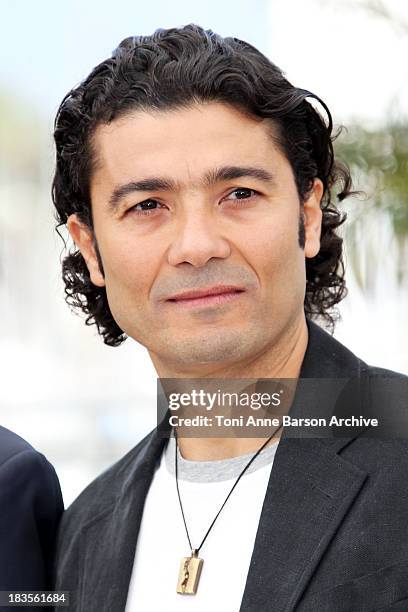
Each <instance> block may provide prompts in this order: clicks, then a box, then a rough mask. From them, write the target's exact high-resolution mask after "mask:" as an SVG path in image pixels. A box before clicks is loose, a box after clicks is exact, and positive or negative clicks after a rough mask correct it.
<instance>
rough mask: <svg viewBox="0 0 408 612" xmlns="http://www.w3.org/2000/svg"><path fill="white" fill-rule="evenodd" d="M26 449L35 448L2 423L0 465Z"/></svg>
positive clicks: (0, 428) (0, 430) (31, 449)
mask: <svg viewBox="0 0 408 612" xmlns="http://www.w3.org/2000/svg"><path fill="white" fill-rule="evenodd" d="M24 451H34V449H33V447H32V446H31V444H29V443H28V442H27V441H26V440H24V439H23V438H21V437H20V436H18V435H17V434H15V433H14V432H13V431H10V430H9V429H6V428H5V427H2V426H1V425H0V467H1V465H2V464H3V463H5V462H6V461H8V460H9V459H11V458H12V457H14V456H16V455H18V454H19V453H22V452H24Z"/></svg>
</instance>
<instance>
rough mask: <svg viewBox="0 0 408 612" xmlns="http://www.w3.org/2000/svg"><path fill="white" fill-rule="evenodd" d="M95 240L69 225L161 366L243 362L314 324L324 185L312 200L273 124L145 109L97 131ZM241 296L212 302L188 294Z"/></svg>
mask: <svg viewBox="0 0 408 612" xmlns="http://www.w3.org/2000/svg"><path fill="white" fill-rule="evenodd" d="M93 145H94V149H95V152H96V157H97V161H98V164H97V168H96V170H95V172H94V174H93V177H92V179H91V200H92V210H93V219H94V231H95V236H96V240H97V243H98V247H99V251H100V255H101V259H102V262H103V270H104V276H103V275H102V273H101V271H100V270H99V268H98V265H97V260H96V257H95V250H94V248H93V246H92V240H91V238H92V234H91V232H90V230H89V229H88V228H86V227H85V226H83V225H81V224H80V223H79V222H78V220H77V218H76V216H75V215H73V216H72V217H71V218H70V219H69V222H68V227H69V229H70V231H71V234H72V235H73V237H74V239H75V241H76V243H77V244H78V246H79V247H80V248H81V251H82V253H83V255H84V257H85V260H86V262H87V265H88V268H89V270H90V273H91V280H92V282H93V283H94V284H96V285H99V286H103V285H105V286H106V291H107V296H108V301H109V305H110V308H111V311H112V314H113V316H114V318H115V320H116V321H117V323H118V325H119V326H120V328H121V329H122V330H123V331H124V332H126V333H127V334H128V335H129V336H131V337H132V338H134V339H135V340H137V341H138V342H140V343H141V344H143V345H144V346H145V347H146V348H147V349H148V350H149V352H150V355H151V357H152V360H153V362H154V363H155V365H156V367H157V365H158V364H160V363H162V364H164V363H166V364H172V365H173V366H174V367H175V368H177V367H179V368H181V369H183V370H185V368H187V369H188V366H190V365H191V366H192V367H194V366H197V365H199V364H208V365H211V364H214V366H215V367H217V366H220V365H225V366H228V365H231V364H234V363H237V362H242V363H245V361H246V360H252V359H253V358H256V356H257V355H260V354H262V353H263V352H264V351H265V350H268V348H269V347H271V346H273V343H274V342H276V341H277V340H278V339H280V338H281V335H282V334H284V333H285V331H288V330H290V328H291V326H293V325H295V324H296V322H298V321H299V320H300V317H302V316H303V302H304V295H305V255H306V256H309V257H313V256H314V255H316V254H317V252H318V250H319V237H320V222H321V212H320V206H319V202H320V198H321V183H320V181H318V180H317V181H315V185H314V189H313V190H312V192H311V195H310V197H309V199H308V201H307V202H306V204H305V231H306V244H305V250H303V249H302V248H301V247H300V246H299V240H298V230H299V215H300V203H299V197H298V194H297V190H296V185H295V181H294V176H293V173H292V170H291V166H290V164H289V162H288V161H287V159H286V158H285V156H284V155H283V154H282V153H281V152H280V150H279V149H278V147H277V146H276V144H275V143H274V141H273V139H272V138H271V132H270V126H269V125H268V124H267V123H266V121H261V120H258V119H253V118H248V117H247V116H245V115H243V114H242V113H240V112H239V111H238V110H236V109H234V108H231V107H229V106H227V105H224V104H221V103H215V102H212V103H209V104H197V105H193V106H191V107H189V108H187V109H177V110H173V111H166V112H164V111H160V112H155V113H147V112H141V111H138V112H134V113H133V114H129V115H127V116H125V117H123V118H121V119H117V120H115V121H113V122H112V123H111V124H110V125H102V126H99V127H98V128H97V130H96V132H95V135H94V140H93ZM214 286H218V287H219V286H233V287H235V288H236V289H239V290H240V291H239V292H234V293H229V294H225V295H224V297H222V296H219V297H218V298H214V297H213V298H207V299H206V300H203V299H201V301H200V300H188V301H187V300H177V299H174V296H176V295H177V294H180V293H183V292H186V291H192V290H196V289H197V290H199V289H208V288H211V287H214Z"/></svg>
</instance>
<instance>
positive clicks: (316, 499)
mask: <svg viewBox="0 0 408 612" xmlns="http://www.w3.org/2000/svg"><path fill="white" fill-rule="evenodd" d="M308 98H314V99H315V101H317V102H319V103H320V105H321V106H322V107H323V109H324V111H325V113H326V115H327V118H326V121H325V120H324V119H323V117H322V116H321V115H320V114H319V113H318V111H317V110H316V109H315V108H314V107H313V106H312V104H311V103H310V101H309V100H308ZM55 141H56V147H57V167H56V173H55V178H54V184H53V198H54V203H55V206H56V209H57V214H58V221H59V222H60V223H61V224H65V223H66V224H67V227H68V229H69V232H70V234H71V236H72V238H73V239H74V241H75V243H76V245H77V247H78V250H76V251H75V252H73V253H72V254H70V255H68V257H66V259H65V261H64V264H63V277H64V281H65V284H66V292H67V299H68V302H69V303H70V304H71V305H74V306H75V307H77V308H79V309H82V311H83V312H84V313H86V314H87V322H88V323H95V324H96V325H97V327H98V331H99V333H100V334H101V335H102V337H103V339H104V341H105V343H107V344H109V345H111V346H116V345H119V344H120V343H121V342H122V341H123V340H124V339H125V338H126V337H127V336H130V337H131V338H133V339H134V340H136V341H137V342H140V343H141V344H143V345H144V346H145V347H146V348H147V350H148V352H149V355H150V357H151V359H152V361H153V364H154V366H155V368H156V370H157V373H158V376H159V377H160V378H162V379H164V378H165V379H174V380H177V379H208V380H210V379H217V380H221V379H225V380H226V379H228V380H232V379H259V378H262V379H286V378H288V379H303V378H320V377H321V378H329V379H330V378H332V379H335V380H337V379H342V378H346V379H347V378H353V379H356V380H358V381H370V380H371V378H373V377H374V376H376V375H378V371H376V370H374V369H373V368H370V367H369V366H367V365H366V364H364V363H363V362H362V361H361V360H360V359H358V358H357V357H355V356H354V355H353V354H352V353H351V352H350V351H348V349H346V348H345V347H343V346H342V345H341V344H339V343H338V342H337V341H335V340H334V339H333V338H331V336H330V335H329V334H327V332H325V331H323V330H322V329H320V328H319V327H318V326H317V325H316V324H315V323H313V322H312V321H311V319H312V318H313V317H320V318H321V319H322V320H323V321H324V320H326V322H327V323H328V324H329V325H330V324H331V325H333V323H334V318H333V314H332V308H333V307H334V306H335V304H337V303H338V302H339V301H340V300H341V299H342V297H343V296H344V293H345V285H344V278H343V268H342V240H341V238H340V237H338V236H337V234H336V229H337V228H338V226H339V225H340V224H341V223H342V222H343V218H342V216H341V215H340V213H339V211H338V210H337V208H336V206H335V204H334V202H333V195H332V192H333V189H334V188H336V187H337V186H338V185H340V187H339V188H338V198H339V199H340V200H342V199H344V198H345V197H347V195H349V194H350V190H351V181H350V177H349V174H348V171H347V170H346V168H344V167H343V166H341V165H340V164H339V163H338V162H337V161H335V160H334V157H333V149H332V120H331V117H330V113H329V111H328V109H327V107H326V106H325V105H324V103H323V102H322V101H320V100H319V98H317V97H316V96H315V95H313V94H312V93H310V92H308V91H306V90H302V89H298V88H295V87H293V86H292V85H291V84H290V83H289V82H288V81H287V80H286V79H285V77H284V76H283V74H282V72H281V71H280V70H279V69H278V68H277V67H276V66H274V65H273V64H272V63H271V62H269V60H267V59H266V58H265V57H264V56H263V55H262V54H260V53H259V52H258V51H257V50H256V49H254V48H253V47H252V46H251V45H249V44H247V43H245V42H243V41H240V40H238V39H234V38H226V39H223V38H221V37H219V36H217V35H216V34H214V33H213V32H211V31H204V30H203V29H201V28H200V27H198V26H195V25H189V26H186V27H184V28H180V29H170V30H158V31H157V32H155V34H153V35H152V36H142V37H131V38H128V39H126V40H124V41H123V42H122V43H121V44H120V45H119V47H118V48H117V49H116V50H115V51H114V52H113V55H112V57H111V58H109V59H107V60H105V61H104V62H102V63H101V64H100V65H99V66H97V67H96V68H95V69H94V70H93V71H92V73H91V74H90V75H89V76H88V77H87V79H86V80H85V81H84V82H83V83H82V84H81V85H79V86H78V87H77V88H75V89H74V90H72V91H71V92H69V94H68V95H67V96H66V97H65V99H64V100H63V102H62V104H61V107H60V109H59V112H58V115H57V118H56V125H55ZM395 376H397V375H395ZM167 431H168V430H167ZM279 433H280V432H278V431H277V430H273V432H272V434H271V436H270V437H269V438H268V439H267V440H265V437H264V436H263V437H262V436H258V437H249V436H248V437H239V436H236V437H232V436H231V437H228V436H225V437H221V438H220V437H194V438H192V437H178V436H177V428H176V427H175V428H174V431H173V434H174V436H176V439H174V436H173V437H172V438H171V439H170V440H169V441H168V443H166V439H165V438H163V437H162V436H161V435H159V432H158V431H153V432H152V433H151V434H149V435H148V436H147V437H146V438H145V439H144V440H142V442H140V443H139V444H138V445H137V446H136V448H134V449H133V450H132V451H130V453H128V454H127V455H126V456H125V457H124V458H123V459H122V460H120V461H119V462H118V463H117V464H116V465H114V466H113V467H112V468H111V469H110V470H108V471H107V472H105V473H104V474H103V475H102V476H100V477H99V478H97V479H96V480H95V482H93V483H92V484H91V485H90V486H89V487H88V488H87V489H86V490H85V491H84V492H83V493H82V495H80V497H79V498H78V499H77V500H76V502H74V504H73V505H72V506H71V507H70V508H69V509H68V511H67V513H66V515H65V517H64V519H63V521H62V527H61V530H60V534H59V553H58V563H57V567H56V588H58V589H65V590H70V591H71V601H72V603H71V609H72V610H83V611H86V612H88V611H92V610H95V611H96V610H98V611H99V610H107V611H108V610H109V611H114V612H119V611H123V610H125V609H126V611H127V612H130V611H133V610H143V611H144V612H146V611H149V610H161V609H164V608H165V609H166V610H179V609H181V608H182V607H183V606H186V607H187V608H189V609H191V610H210V609H213V610H217V611H218V610H220V611H222V612H225V611H227V610H228V611H233V610H234V611H238V610H241V612H250V611H255V610H256V611H257V612H258V611H264V610H276V611H279V610H285V611H289V610H290V611H291V610H296V611H303V612H305V611H312V610H313V612H315V611H317V610H319V611H322V610H327V611H329V610H330V611H331V612H333V611H334V612H339V611H346V610H347V611H350V610H355V611H356V612H357V611H359V612H360V611H361V610H374V609H375V610H379V609H384V610H385V609H387V610H388V609H393V610H394V609H395V610H397V609H398V610H403V609H407V606H408V601H407V598H408V580H407V578H408V564H407V559H408V547H407V544H406V542H405V535H404V534H405V532H406V525H407V519H406V517H407V509H408V508H407V506H408V495H407V485H406V474H407V452H406V445H405V444H404V442H403V441H400V442H398V441H396V440H389V441H378V440H374V439H369V438H363V437H362V436H358V435H357V434H356V435H354V436H349V437H348V438H335V439H333V438H330V439H328V438H321V439H320V438H316V439H311V440H300V439H293V438H288V437H287V436H285V435H284V436H283V437H282V439H281V441H280V442H279V444H278V440H279ZM176 443H177V444H176ZM177 445H179V448H177ZM251 462H252V463H251ZM272 465H273V468H272ZM179 485H180V486H179ZM220 508H222V512H218V511H219V510H220ZM217 512H218V513H217ZM214 517H215V520H212V519H214ZM183 523H184V524H183ZM187 541H188V545H187ZM200 560H201V561H200ZM203 561H204V564H203ZM403 600H405V604H404V603H401V602H402V601H403ZM398 602H399V603H398ZM404 605H405V608H404ZM391 606H392V608H391Z"/></svg>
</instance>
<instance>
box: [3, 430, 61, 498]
mask: <svg viewBox="0 0 408 612" xmlns="http://www.w3.org/2000/svg"><path fill="white" fill-rule="evenodd" d="M0 483H1V490H2V494H1V495H0V500H2V499H4V495H5V492H7V495H8V497H10V496H14V495H19V492H20V491H21V490H24V499H26V500H28V499H30V498H33V497H34V496H37V495H38V493H43V495H44V499H45V498H46V497H47V496H49V495H50V494H53V495H55V497H58V499H61V491H60V487H59V481H58V477H57V475H56V473H55V470H54V467H53V466H52V465H51V463H50V462H49V461H48V460H47V459H46V458H45V456H44V455H43V454H42V453H40V452H38V451H37V450H36V449H35V448H34V447H33V446H32V445H31V444H29V443H28V442H27V441H26V440H24V439H23V438H21V437H20V436H18V435H17V434H15V433H14V432H12V431H10V430H8V429H6V428H5V427H1V426H0ZM6 485H7V486H6ZM30 494H31V495H30ZM6 501H7V500H6Z"/></svg>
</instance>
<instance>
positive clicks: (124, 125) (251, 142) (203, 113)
mask: <svg viewBox="0 0 408 612" xmlns="http://www.w3.org/2000/svg"><path fill="white" fill-rule="evenodd" d="M92 144H93V150H94V155H95V160H96V171H95V174H94V179H95V180H96V181H100V180H102V179H106V180H109V179H110V180H112V181H113V182H117V181H119V180H123V179H124V178H131V177H134V176H135V175H141V176H144V175H151V174H154V173H155V172H159V171H160V173H161V174H162V173H163V172H168V173H169V174H171V175H172V176H174V177H175V178H177V179H179V180H180V181H181V182H182V181H184V180H185V181H186V182H189V183H190V184H193V183H195V181H197V184H198V182H199V180H200V178H201V176H202V172H203V170H205V169H206V168H210V167H214V165H221V164H224V163H228V164H237V165H239V164H243V163H245V164H247V165H248V164H249V163H253V164H256V163H263V164H265V162H266V160H268V159H269V160H270V161H272V160H273V161H274V165H276V164H279V162H280V159H279V158H280V157H282V156H281V154H280V153H279V151H278V148H277V146H276V144H275V143H274V139H273V128H272V127H271V124H270V122H268V121H266V120H265V119H261V118H258V117H249V116H248V115H246V114H244V113H242V112H241V111H239V110H237V109H236V108H233V107H230V106H228V105H226V104H221V103H217V102H211V103H200V104H194V105H192V106H190V107H188V108H177V109H174V110H166V111H154V112H150V111H149V112H147V111H136V112H132V113H129V114H127V115H125V116H123V117H120V118H118V119H116V120H114V121H112V122H111V123H110V124H103V125H100V126H98V128H97V129H96V131H95V133H94V136H93V142H92Z"/></svg>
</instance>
